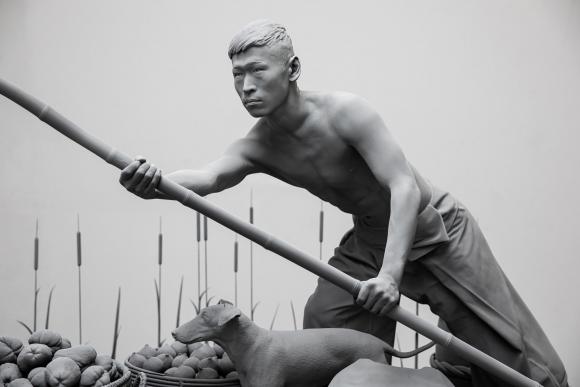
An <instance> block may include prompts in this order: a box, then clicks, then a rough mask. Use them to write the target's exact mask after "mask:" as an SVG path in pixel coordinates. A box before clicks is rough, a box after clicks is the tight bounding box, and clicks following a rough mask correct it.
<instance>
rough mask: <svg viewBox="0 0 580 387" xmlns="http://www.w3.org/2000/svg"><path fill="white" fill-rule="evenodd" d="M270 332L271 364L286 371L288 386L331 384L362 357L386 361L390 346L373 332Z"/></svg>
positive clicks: (343, 330) (316, 330)
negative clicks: (373, 334) (386, 353)
mask: <svg viewBox="0 0 580 387" xmlns="http://www.w3.org/2000/svg"><path fill="white" fill-rule="evenodd" d="M270 335H271V339H272V340H271V348H270V354H271V355H272V359H273V361H272V365H271V367H273V368H276V369H277V370H276V372H280V373H281V374H282V375H281V376H282V377H283V378H284V380H285V381H286V383H285V384H284V385H285V386H304V385H308V386H318V385H320V386H327V385H328V383H330V381H331V380H332V378H333V377H334V376H335V375H336V374H337V373H338V372H340V371H341V370H342V369H344V368H345V367H347V366H349V365H350V364H352V363H354V362H355V361H357V360H358V359H370V360H372V361H375V362H379V363H383V364H386V362H387V361H386V356H385V351H388V349H389V348H390V347H389V346H388V345H387V344H386V343H385V342H383V341H382V340H380V339H378V338H376V337H374V336H372V335H369V334H367V333H362V332H358V331H355V330H351V329H342V328H324V329H305V330H301V331H271V332H270ZM271 370H272V368H271ZM305 383H307V384H305Z"/></svg>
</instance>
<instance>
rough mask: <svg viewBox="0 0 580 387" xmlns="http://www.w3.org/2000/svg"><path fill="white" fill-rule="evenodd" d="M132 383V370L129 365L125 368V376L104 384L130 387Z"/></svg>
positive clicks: (112, 386) (111, 386) (108, 386)
mask: <svg viewBox="0 0 580 387" xmlns="http://www.w3.org/2000/svg"><path fill="white" fill-rule="evenodd" d="M130 383H131V371H129V369H128V368H127V367H125V369H124V370H123V376H121V377H120V378H119V379H117V380H115V381H114V382H113V383H109V384H106V385H104V386H103V387H128V386H129V384H130Z"/></svg>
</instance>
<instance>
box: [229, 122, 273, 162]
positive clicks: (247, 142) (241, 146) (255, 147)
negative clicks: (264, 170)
mask: <svg viewBox="0 0 580 387" xmlns="http://www.w3.org/2000/svg"><path fill="white" fill-rule="evenodd" d="M267 130H268V128H267V127H266V125H265V124H264V122H263V121H262V120H261V119H260V120H258V122H256V123H255V124H254V126H252V128H251V129H250V130H249V131H248V133H247V134H246V135H245V136H244V137H242V138H239V139H238V140H236V141H234V142H233V143H232V144H231V145H230V146H229V147H228V152H227V153H230V154H238V155H240V156H243V157H244V158H248V159H250V158H252V159H254V158H256V157H259V156H260V154H262V153H263V152H264V151H265V150H266V149H267V146H266V145H265V144H266V140H267Z"/></svg>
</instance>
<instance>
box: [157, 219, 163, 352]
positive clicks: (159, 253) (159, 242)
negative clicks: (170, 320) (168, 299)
mask: <svg viewBox="0 0 580 387" xmlns="http://www.w3.org/2000/svg"><path fill="white" fill-rule="evenodd" d="M157 264H158V266H159V277H158V283H157V284H156V290H157V344H158V346H159V347H160V346H161V269H162V267H163V219H162V218H161V217H159V235H158V238H157Z"/></svg>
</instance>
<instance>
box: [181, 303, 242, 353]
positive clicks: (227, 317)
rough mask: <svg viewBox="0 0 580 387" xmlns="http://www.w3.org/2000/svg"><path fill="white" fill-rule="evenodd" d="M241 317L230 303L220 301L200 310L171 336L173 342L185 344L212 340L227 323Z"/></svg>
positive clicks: (240, 313)
mask: <svg viewBox="0 0 580 387" xmlns="http://www.w3.org/2000/svg"><path fill="white" fill-rule="evenodd" d="M241 315H242V312H241V311H240V310H239V309H238V308H236V307H234V306H233V305H232V304H231V303H229V302H225V301H220V302H219V303H218V304H216V305H211V306H208V307H207V308H205V309H202V310H201V311H200V312H199V314H198V315H197V316H196V317H195V318H194V319H193V320H191V321H189V322H187V323H185V324H182V325H180V326H179V327H178V328H177V329H175V330H174V331H173V332H171V334H172V335H173V338H174V339H175V340H177V341H180V342H182V343H185V344H190V343H195V342H197V341H207V340H213V339H215V338H217V337H219V335H220V332H222V330H223V329H224V328H225V327H226V325H227V324H228V323H230V322H232V321H233V320H235V319H237V318H239V317H240V316H241Z"/></svg>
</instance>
